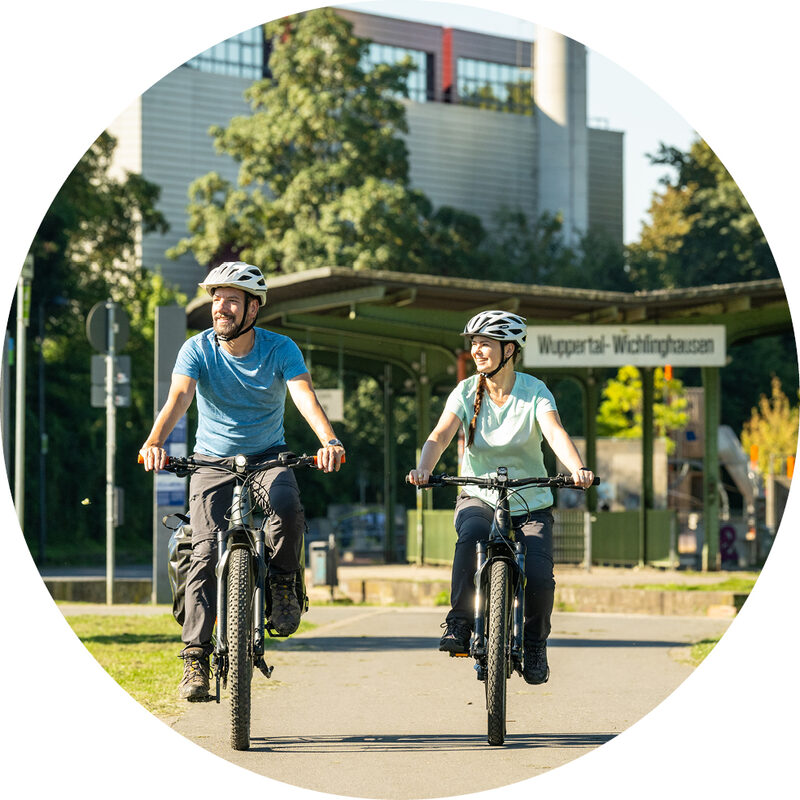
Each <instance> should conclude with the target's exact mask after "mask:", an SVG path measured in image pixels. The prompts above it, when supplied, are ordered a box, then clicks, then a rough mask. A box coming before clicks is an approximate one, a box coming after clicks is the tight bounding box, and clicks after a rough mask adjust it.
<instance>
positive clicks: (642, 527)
mask: <svg viewBox="0 0 800 800" xmlns="http://www.w3.org/2000/svg"><path fill="white" fill-rule="evenodd" d="M639 374H640V375H641V378H642V492H641V494H642V496H641V502H640V503H639V566H640V567H642V566H644V564H645V562H646V561H647V512H648V510H649V509H651V508H652V507H653V401H654V396H655V390H654V385H653V374H654V370H653V368H652V367H642V368H641V369H640V370H639Z"/></svg>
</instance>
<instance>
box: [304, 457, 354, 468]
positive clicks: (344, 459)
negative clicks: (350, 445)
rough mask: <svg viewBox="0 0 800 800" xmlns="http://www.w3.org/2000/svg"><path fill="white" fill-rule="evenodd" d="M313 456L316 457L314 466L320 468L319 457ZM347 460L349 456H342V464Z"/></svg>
mask: <svg viewBox="0 0 800 800" xmlns="http://www.w3.org/2000/svg"><path fill="white" fill-rule="evenodd" d="M311 458H313V459H314V466H315V467H317V468H319V464H317V457H316V456H311ZM345 461H347V458H346V457H345V456H342V460H341V461H340V462H339V463H340V464H344V462H345Z"/></svg>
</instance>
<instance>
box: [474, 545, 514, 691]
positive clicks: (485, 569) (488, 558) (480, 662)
mask: <svg viewBox="0 0 800 800" xmlns="http://www.w3.org/2000/svg"><path fill="white" fill-rule="evenodd" d="M503 547H504V549H505V548H506V545H505V544H504V545H503ZM488 549H489V551H490V552H488V553H487V544H486V542H478V544H477V546H476V570H475V617H474V623H473V633H472V639H471V641H470V655H471V656H472V657H473V658H474V659H475V662H476V663H475V670H476V672H477V673H478V675H477V677H478V680H479V681H482V680H484V678H485V669H486V600H487V595H488V591H489V587H488V579H486V577H485V576H486V575H487V574H489V569H490V565H491V562H492V561H494V560H496V559H497V558H504V559H506V560H507V561H508V562H509V564H511V565H512V570H511V586H512V588H513V589H515V591H514V599H513V605H512V609H511V625H510V629H511V643H510V644H511V665H510V666H511V669H512V670H516V671H517V672H518V673H519V674H522V640H523V627H524V622H525V620H524V615H525V545H524V544H523V543H522V542H519V541H517V542H514V560H513V561H512V560H511V559H509V558H508V556H507V555H506V554H505V553H504V554H503V555H499V554H498V553H497V552H492V551H494V546H493V545H491V544H490V545H489V548H488Z"/></svg>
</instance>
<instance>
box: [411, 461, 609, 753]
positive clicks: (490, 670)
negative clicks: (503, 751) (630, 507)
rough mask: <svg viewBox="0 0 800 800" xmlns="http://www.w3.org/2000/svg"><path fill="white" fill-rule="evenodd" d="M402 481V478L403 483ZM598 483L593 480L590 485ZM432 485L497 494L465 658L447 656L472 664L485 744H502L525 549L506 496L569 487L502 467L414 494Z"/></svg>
mask: <svg viewBox="0 0 800 800" xmlns="http://www.w3.org/2000/svg"><path fill="white" fill-rule="evenodd" d="M406 480H408V479H406ZM599 483H600V479H599V478H597V477H595V479H594V483H593V485H597V484H599ZM436 486H479V487H483V488H486V489H494V490H495V491H497V493H498V494H497V507H496V511H495V514H494V518H493V520H492V526H491V529H490V531H489V538H488V539H487V540H486V541H481V542H478V544H477V548H476V550H477V552H476V569H475V618H474V624H473V631H472V636H471V638H470V644H469V653H450V655H451V656H456V657H458V656H461V657H467V656H471V657H472V658H474V659H475V670H476V671H477V677H478V680H479V681H482V682H483V683H484V684H485V690H486V711H487V728H488V737H487V738H488V742H489V744H490V745H502V744H503V742H504V741H505V736H506V681H507V680H508V679H509V678H510V677H511V675H512V674H513V673H514V672H517V673H518V674H519V675H522V653H523V644H522V634H523V630H522V628H523V620H524V619H525V545H524V543H523V542H521V541H517V539H516V535H515V526H513V525H512V524H511V512H510V510H509V497H510V495H511V494H513V490H514V489H517V488H522V487H524V486H540V487H549V488H567V487H574V483H573V481H572V478H571V477H570V476H568V475H556V476H554V477H547V478H509V477H508V469H507V468H506V467H498V468H497V475H496V476H492V477H488V478H480V477H471V476H463V477H456V476H450V475H431V476H430V478H429V479H428V483H427V484H421V485H419V486H418V488H420V489H427V488H433V487H436Z"/></svg>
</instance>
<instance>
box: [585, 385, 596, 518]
mask: <svg viewBox="0 0 800 800" xmlns="http://www.w3.org/2000/svg"><path fill="white" fill-rule="evenodd" d="M583 386H584V392H585V394H584V398H585V400H584V402H585V403H586V407H585V420H584V428H585V431H586V453H585V454H584V458H585V459H586V466H588V467H590V468H591V469H592V470H597V378H595V376H594V372H593V371H592V370H591V369H590V370H589V371H588V375H587V376H586V382H585V383H584V384H583ZM586 510H587V511H597V489H589V491H588V492H587V493H586Z"/></svg>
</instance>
